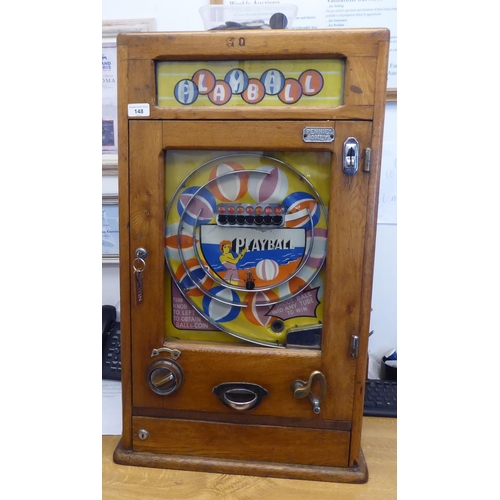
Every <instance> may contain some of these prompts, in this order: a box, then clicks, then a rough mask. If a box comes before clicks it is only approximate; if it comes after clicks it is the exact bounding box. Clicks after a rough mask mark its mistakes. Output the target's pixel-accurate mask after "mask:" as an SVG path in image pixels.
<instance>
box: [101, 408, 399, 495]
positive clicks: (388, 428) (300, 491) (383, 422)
mask: <svg viewBox="0 0 500 500" xmlns="http://www.w3.org/2000/svg"><path fill="white" fill-rule="evenodd" d="M119 439H120V437H119V436H103V437H102V498H103V500H134V499H147V500H156V499H162V500H165V499H169V500H181V499H182V500H183V499H196V500H223V499H231V500H252V499H258V500H268V499H272V500H274V499H279V500H299V499H300V500H324V499H327V498H335V499H336V500H342V499H353V500H354V499H355V500H364V499H366V500H378V499H384V500H392V499H396V449H397V446H396V444H397V419H395V418H375V417H365V418H364V420H363V435H362V440H361V446H362V449H363V452H364V454H365V458H366V463H367V465H368V474H369V478H368V482H367V483H365V484H339V483H326V482H320V481H304V480H296V479H275V478H267V477H254V476H236V475H229V474H210V473H205V472H190V471H178V470H167V469H151V468H145V467H131V466H124V465H117V464H115V463H113V451H114V449H115V446H116V444H117V443H118V440H119Z"/></svg>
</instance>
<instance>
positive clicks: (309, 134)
mask: <svg viewBox="0 0 500 500" xmlns="http://www.w3.org/2000/svg"><path fill="white" fill-rule="evenodd" d="M334 137H335V131H334V130H333V128H332V127H306V128H305V129H304V131H303V132H302V138H303V139H304V142H333V139H334Z"/></svg>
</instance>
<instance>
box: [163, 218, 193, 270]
mask: <svg viewBox="0 0 500 500" xmlns="http://www.w3.org/2000/svg"><path fill="white" fill-rule="evenodd" d="M194 242H195V241H194V239H193V227H192V226H189V225H187V224H184V225H183V228H182V231H181V234H180V236H179V223H178V222H175V223H174V224H170V225H169V226H168V227H167V229H166V231H165V248H166V250H167V255H168V257H169V258H170V259H174V260H178V261H180V260H181V258H180V256H179V247H180V250H181V252H182V255H183V257H184V258H185V259H189V258H191V257H194V250H193V243H194Z"/></svg>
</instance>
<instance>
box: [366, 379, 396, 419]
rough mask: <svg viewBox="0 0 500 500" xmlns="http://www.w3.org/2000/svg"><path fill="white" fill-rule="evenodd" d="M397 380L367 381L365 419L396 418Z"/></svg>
mask: <svg viewBox="0 0 500 500" xmlns="http://www.w3.org/2000/svg"><path fill="white" fill-rule="evenodd" d="M397 394H398V382H397V380H376V379H368V380H367V381H366V385H365V405H364V412H363V415H364V416H365V417H394V418H396V417H397V410H398V396H397Z"/></svg>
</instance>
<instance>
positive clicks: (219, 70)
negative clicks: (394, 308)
mask: <svg viewBox="0 0 500 500" xmlns="http://www.w3.org/2000/svg"><path fill="white" fill-rule="evenodd" d="M388 46H389V32H388V30H386V29H353V30H310V31H306V30H260V31H259V30H239V31H231V30H228V31H211V32H197V33H182V32H178V33H142V34H120V35H119V36H118V43H117V48H118V54H117V55H118V114H119V126H118V134H119V135H118V146H119V217H120V286H121V335H122V386H123V435H122V438H121V441H120V443H119V445H118V447H117V448H116V450H115V453H114V460H115V462H117V463H121V464H128V465H139V466H145V467H162V468H173V469H187V470H198V471H207V472H224V473H235V474H250V475H262V476H274V477H283V478H298V479H312V480H323V481H341V482H365V481H366V480H367V478H368V468H367V465H366V461H365V458H364V455H363V452H362V449H361V430H362V418H363V399H364V385H365V378H366V368H367V345H368V331H369V322H370V310H371V307H370V306H371V293H372V292H371V290H372V276H373V263H374V246H375V231H376V217H377V202H378V185H379V176H380V163H381V148H382V133H383V121H384V110H385V93H386V81H387V58H388Z"/></svg>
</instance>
